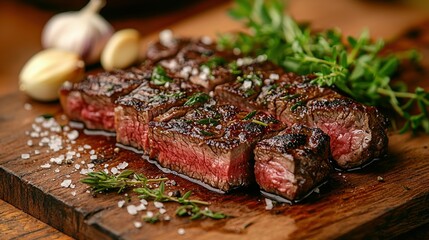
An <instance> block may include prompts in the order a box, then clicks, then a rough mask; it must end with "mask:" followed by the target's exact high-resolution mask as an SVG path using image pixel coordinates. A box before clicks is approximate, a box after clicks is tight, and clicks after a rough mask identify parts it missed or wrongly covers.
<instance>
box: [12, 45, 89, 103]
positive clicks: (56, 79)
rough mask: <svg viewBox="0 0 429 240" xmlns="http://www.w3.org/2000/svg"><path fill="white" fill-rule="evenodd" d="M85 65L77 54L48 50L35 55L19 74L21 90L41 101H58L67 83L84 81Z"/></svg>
mask: <svg viewBox="0 0 429 240" xmlns="http://www.w3.org/2000/svg"><path fill="white" fill-rule="evenodd" d="M84 72H85V63H84V62H83V61H82V60H81V59H80V57H79V55H77V54H76V53H73V52H70V51H65V50H61V49H46V50H43V51H41V52H39V53H37V54H36V55H34V56H33V57H32V58H31V59H30V60H29V61H28V62H27V63H26V64H25V65H24V67H23V68H22V70H21V72H20V74H19V85H20V86H19V88H20V90H21V91H23V92H25V93H26V94H27V95H28V96H30V97H31V98H34V99H36V100H39V101H53V100H56V99H58V90H59V89H60V87H61V85H62V84H63V83H64V82H65V81H71V82H77V81H80V80H82V78H83V76H84Z"/></svg>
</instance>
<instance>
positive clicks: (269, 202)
mask: <svg viewBox="0 0 429 240" xmlns="http://www.w3.org/2000/svg"><path fill="white" fill-rule="evenodd" d="M265 204H266V206H265V210H271V209H273V201H272V200H271V199H268V198H265Z"/></svg>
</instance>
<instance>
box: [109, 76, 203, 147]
mask: <svg viewBox="0 0 429 240" xmlns="http://www.w3.org/2000/svg"><path fill="white" fill-rule="evenodd" d="M198 90H201V89H200V88H198V87H196V86H193V85H190V84H188V82H187V81H184V80H183V79H177V78H176V79H171V82H167V83H165V84H163V85H155V84H153V83H152V82H150V81H145V82H143V83H142V84H141V85H140V86H139V87H138V88H136V89H135V90H134V91H132V92H131V93H129V94H127V95H125V96H122V97H120V98H118V100H117V101H116V104H117V107H116V108H115V128H116V141H117V142H118V143H121V144H124V145H127V146H132V147H134V148H136V149H143V150H144V151H148V150H149V149H148V147H149V140H148V124H149V122H150V121H151V120H152V119H153V118H154V117H156V116H158V115H160V114H162V113H164V112H165V111H167V110H168V109H170V108H172V107H174V106H179V105H182V104H183V103H184V102H185V101H186V97H187V96H189V95H190V94H191V93H192V92H193V91H198Z"/></svg>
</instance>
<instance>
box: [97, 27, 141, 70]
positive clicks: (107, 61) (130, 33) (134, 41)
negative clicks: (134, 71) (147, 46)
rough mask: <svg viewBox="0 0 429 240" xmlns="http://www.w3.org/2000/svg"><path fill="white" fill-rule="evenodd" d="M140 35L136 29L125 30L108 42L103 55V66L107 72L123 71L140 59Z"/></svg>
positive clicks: (117, 33) (114, 35)
mask: <svg viewBox="0 0 429 240" xmlns="http://www.w3.org/2000/svg"><path fill="white" fill-rule="evenodd" d="M139 50H140V33H139V32H138V31H137V30H135V29H123V30H120V31H118V32H116V33H115V34H113V36H112V37H111V38H110V39H109V41H108V42H107V44H106V46H105V48H104V50H103V52H102V53H101V66H103V68H104V69H105V70H108V71H110V70H113V69H123V68H126V67H129V66H131V65H132V64H134V63H135V62H136V61H137V60H138V58H139Z"/></svg>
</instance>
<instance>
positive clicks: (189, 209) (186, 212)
mask: <svg viewBox="0 0 429 240" xmlns="http://www.w3.org/2000/svg"><path fill="white" fill-rule="evenodd" d="M176 215H177V216H180V217H184V216H190V217H191V220H195V219H199V218H202V217H209V218H212V219H223V218H226V217H227V216H226V215H225V214H223V213H220V212H213V211H211V210H210V209H208V208H206V209H201V208H200V207H198V206H197V205H193V204H192V205H183V206H180V207H179V208H177V210H176Z"/></svg>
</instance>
